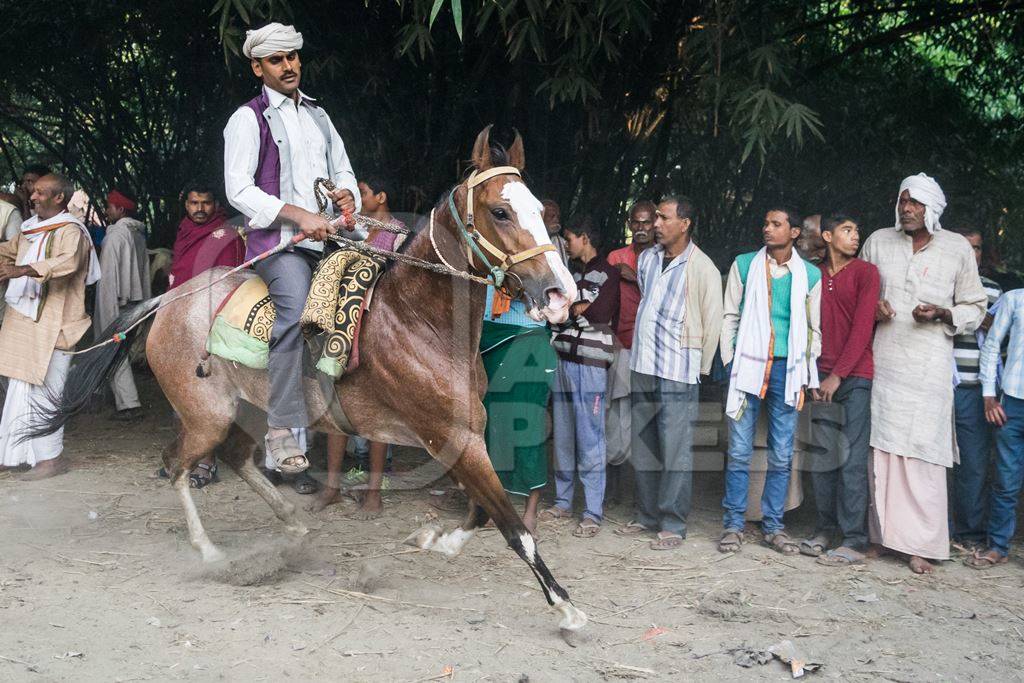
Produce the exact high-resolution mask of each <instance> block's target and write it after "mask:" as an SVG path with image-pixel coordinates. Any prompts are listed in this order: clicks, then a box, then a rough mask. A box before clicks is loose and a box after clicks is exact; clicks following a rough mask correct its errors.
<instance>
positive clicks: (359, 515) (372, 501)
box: [351, 491, 384, 522]
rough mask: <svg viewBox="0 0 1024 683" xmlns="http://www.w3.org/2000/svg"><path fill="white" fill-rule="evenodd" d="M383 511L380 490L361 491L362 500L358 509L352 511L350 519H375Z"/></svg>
mask: <svg viewBox="0 0 1024 683" xmlns="http://www.w3.org/2000/svg"><path fill="white" fill-rule="evenodd" d="M383 513H384V500H383V499H382V498H381V497H380V491H366V492H364V493H363V500H362V502H361V503H360V504H359V509H358V510H356V511H355V512H353V513H352V515H351V517H352V519H358V520H362V521H364V522H365V521H368V520H371V519H377V518H378V517H380V516H381V514H383Z"/></svg>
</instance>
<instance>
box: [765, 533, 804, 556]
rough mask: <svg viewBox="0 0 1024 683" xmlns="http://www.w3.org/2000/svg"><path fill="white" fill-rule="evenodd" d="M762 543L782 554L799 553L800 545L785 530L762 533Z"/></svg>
mask: <svg viewBox="0 0 1024 683" xmlns="http://www.w3.org/2000/svg"><path fill="white" fill-rule="evenodd" d="M764 544H765V545H766V546H768V547H769V548H771V549H772V550H774V551H775V552H777V553H781V554H783V555H798V554H800V546H799V545H797V544H796V542H795V541H794V540H793V539H792V538H790V537H789V534H787V533H786V532H785V531H779V532H777V533H774V534H765V535H764Z"/></svg>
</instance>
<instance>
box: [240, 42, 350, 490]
mask: <svg viewBox="0 0 1024 683" xmlns="http://www.w3.org/2000/svg"><path fill="white" fill-rule="evenodd" d="M301 48H302V34H301V33H297V32H296V31H295V28H294V27H292V26H283V25H281V24H277V23H274V24H268V25H267V26H264V27H263V28H261V29H258V30H255V31H247V32H246V39H245V44H244V45H243V46H242V52H243V53H244V54H245V56H246V57H248V58H249V59H250V63H251V66H252V71H253V73H254V74H256V76H257V77H258V78H259V79H260V80H261V81H262V82H263V87H262V89H261V91H260V94H259V95H257V96H256V97H254V98H253V99H251V100H249V101H248V102H247V103H246V104H245V105H243V106H241V107H239V108H238V110H237V111H236V112H235V113H234V114H233V115H232V116H231V119H230V120H229V121H228V124H227V126H226V127H225V128H224V187H225V190H226V192H227V198H228V201H229V202H230V203H231V205H232V206H234V207H235V208H236V209H238V210H239V211H241V212H242V213H243V214H244V215H245V217H246V225H247V228H248V238H247V249H246V258H247V259H249V258H252V257H253V256H256V255H257V254H260V253H262V252H264V251H266V250H268V249H271V248H273V247H275V246H277V245H278V244H281V243H286V242H288V241H289V240H291V238H292V237H294V236H295V235H296V234H298V233H300V232H301V233H302V234H304V235H305V236H306V237H307V239H305V240H303V241H302V242H299V243H298V244H297V245H294V246H290V247H289V248H288V249H286V250H284V251H281V252H279V253H277V254H274V255H272V256H270V257H269V258H266V259H264V260H262V261H259V262H258V263H257V264H256V266H255V268H256V272H257V273H259V275H260V277H261V278H263V280H264V282H266V284H267V288H268V290H269V292H270V298H271V300H272V301H273V302H274V308H275V309H276V312H277V318H276V319H275V321H274V328H273V331H272V332H271V337H270V356H269V361H268V365H267V370H268V372H269V374H270V405H269V406H268V409H267V435H266V439H265V449H266V453H267V468H268V469H272V470H278V471H280V472H283V473H285V474H296V475H297V474H300V473H303V472H304V471H305V469H306V468H307V467H309V460H308V459H307V458H306V455H305V448H304V444H305V439H304V438H303V437H302V431H301V430H304V429H305V428H306V427H308V426H309V425H310V419H309V412H308V410H307V407H306V401H305V398H304V397H303V394H302V355H303V342H302V335H301V333H300V330H299V317H300V316H301V315H302V308H303V305H304V304H305V303H306V296H307V295H308V294H309V287H310V281H311V278H312V275H313V271H314V270H315V268H316V264H317V261H318V260H319V259H320V257H321V255H322V253H323V240H324V239H325V237H326V236H327V235H330V234H333V233H334V232H335V228H334V226H333V225H332V224H331V222H330V221H328V219H326V218H324V217H323V216H322V215H319V214H318V213H317V202H316V197H315V196H314V191H313V183H314V181H315V180H316V179H317V178H329V179H330V180H331V181H333V183H334V185H335V186H336V187H337V188H338V189H337V190H335V191H333V192H331V193H330V194H331V199H332V200H333V201H334V208H336V209H337V210H338V211H340V212H342V213H345V214H351V213H354V212H356V211H358V210H359V209H360V202H359V190H358V188H357V186H356V177H355V174H354V173H353V172H352V164H350V163H349V159H348V154H347V153H346V152H345V145H344V143H343V142H342V141H341V136H339V135H338V131H337V130H336V129H335V127H334V124H333V123H331V119H330V117H328V115H327V112H325V111H324V110H323V109H322V108H321V107H319V106H317V105H316V104H315V103H314V100H313V99H312V98H310V97H309V96H307V95H306V94H305V93H303V92H302V91H301V90H299V82H300V81H301V78H302V62H301V60H300V59H299V50H300V49H301ZM362 236H363V237H365V234H364V235H362ZM302 476H303V477H304V478H305V477H308V475H302ZM310 484H314V482H311V481H309V482H307V481H304V480H303V479H299V480H297V481H296V482H295V486H296V490H299V492H300V493H312V492H313V491H314V490H315V485H313V486H310Z"/></svg>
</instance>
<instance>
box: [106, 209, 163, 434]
mask: <svg viewBox="0 0 1024 683" xmlns="http://www.w3.org/2000/svg"><path fill="white" fill-rule="evenodd" d="M136 208H137V206H136V204H135V202H134V201H133V200H132V199H130V198H129V197H128V196H127V195H125V194H124V193H123V192H120V191H118V190H112V191H111V192H110V194H108V195H107V210H106V214H107V226H108V227H107V235H106V237H104V238H103V249H102V250H101V251H100V269H101V270H102V271H103V277H102V278H101V279H100V282H99V284H98V285H97V286H96V310H95V312H94V315H93V320H94V321H95V331H96V337H97V338H100V337H102V336H105V335H104V330H105V329H106V328H107V327H109V326H110V324H111V323H113V322H114V320H116V319H117V316H118V315H120V313H121V309H122V308H124V307H126V306H129V305H131V304H133V303H136V302H138V301H142V300H144V299H148V298H149V297H150V288H149V257H148V256H147V254H146V236H145V235H146V226H144V225H143V224H142V222H141V221H138V220H136V219H135V218H132V217H131V214H133V213H134V212H135V209H136ZM110 388H111V389H112V390H113V392H114V404H115V406H116V408H117V412H115V413H114V415H113V417H112V418H111V419H114V420H117V421H119V422H135V421H137V420H140V419H142V403H141V402H140V401H139V392H138V391H137V390H136V388H135V379H134V378H133V377H132V366H131V359H130V358H126V359H125V361H124V362H123V363H122V364H121V365H120V366H118V368H117V370H116V371H115V372H114V376H113V378H111V380H110Z"/></svg>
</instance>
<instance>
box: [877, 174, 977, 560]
mask: <svg viewBox="0 0 1024 683" xmlns="http://www.w3.org/2000/svg"><path fill="white" fill-rule="evenodd" d="M945 207H946V198H945V195H944V194H943V192H942V189H941V188H940V187H939V185H938V183H936V182H935V181H934V180H933V179H931V178H929V177H928V176H926V175H924V174H923V173H922V174H919V175H916V176H910V177H909V178H907V179H906V180H904V181H903V184H902V185H901V186H900V191H899V198H898V200H897V205H896V221H897V223H896V227H894V228H884V229H881V230H878V231H876V232H875V233H873V234H872V235H871V236H870V237H869V238H868V240H867V242H865V244H864V250H863V252H862V254H861V256H862V258H863V259H864V260H865V261H868V262H869V263H873V264H875V265H876V266H877V267H878V271H879V273H880V275H881V280H882V292H881V301H879V303H878V312H877V315H876V319H877V320H878V321H879V322H878V325H877V328H876V332H875V342H874V349H873V350H874V356H875V381H874V389H873V391H872V394H871V446H872V448H873V449H874V452H873V456H872V463H871V472H870V478H869V481H870V483H871V489H872V506H871V513H870V519H869V527H870V533H871V541H872V542H873V543H876V544H880V545H881V546H883V547H885V548H888V549H889V550H893V551H896V552H899V553H902V554H904V555H906V556H908V557H909V559H910V568H911V569H912V570H913V571H914V572H915V573H918V574H925V573H931V571H932V570H933V567H932V565H931V563H929V562H928V561H927V560H926V559H925V558H929V559H933V560H944V559H948V557H949V529H948V517H947V511H946V509H947V506H946V468H948V467H952V466H953V462H954V460H955V459H956V457H957V452H956V440H955V438H954V433H953V381H954V379H953V378H954V363H953V337H954V336H955V335H958V334H964V333H969V332H973V331H974V330H975V329H976V328H977V327H978V325H979V324H980V323H981V321H982V320H983V319H984V317H985V307H986V304H987V301H988V299H987V297H986V295H985V290H984V289H983V288H982V286H981V279H980V278H979V276H978V266H977V263H976V261H975V259H974V254H973V252H972V250H971V245H970V244H969V243H968V242H967V240H966V239H964V237H963V236H961V235H958V234H956V233H953V232H950V231H948V230H943V229H942V227H941V225H940V224H939V217H940V216H941V215H942V211H943V210H944V209H945Z"/></svg>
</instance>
